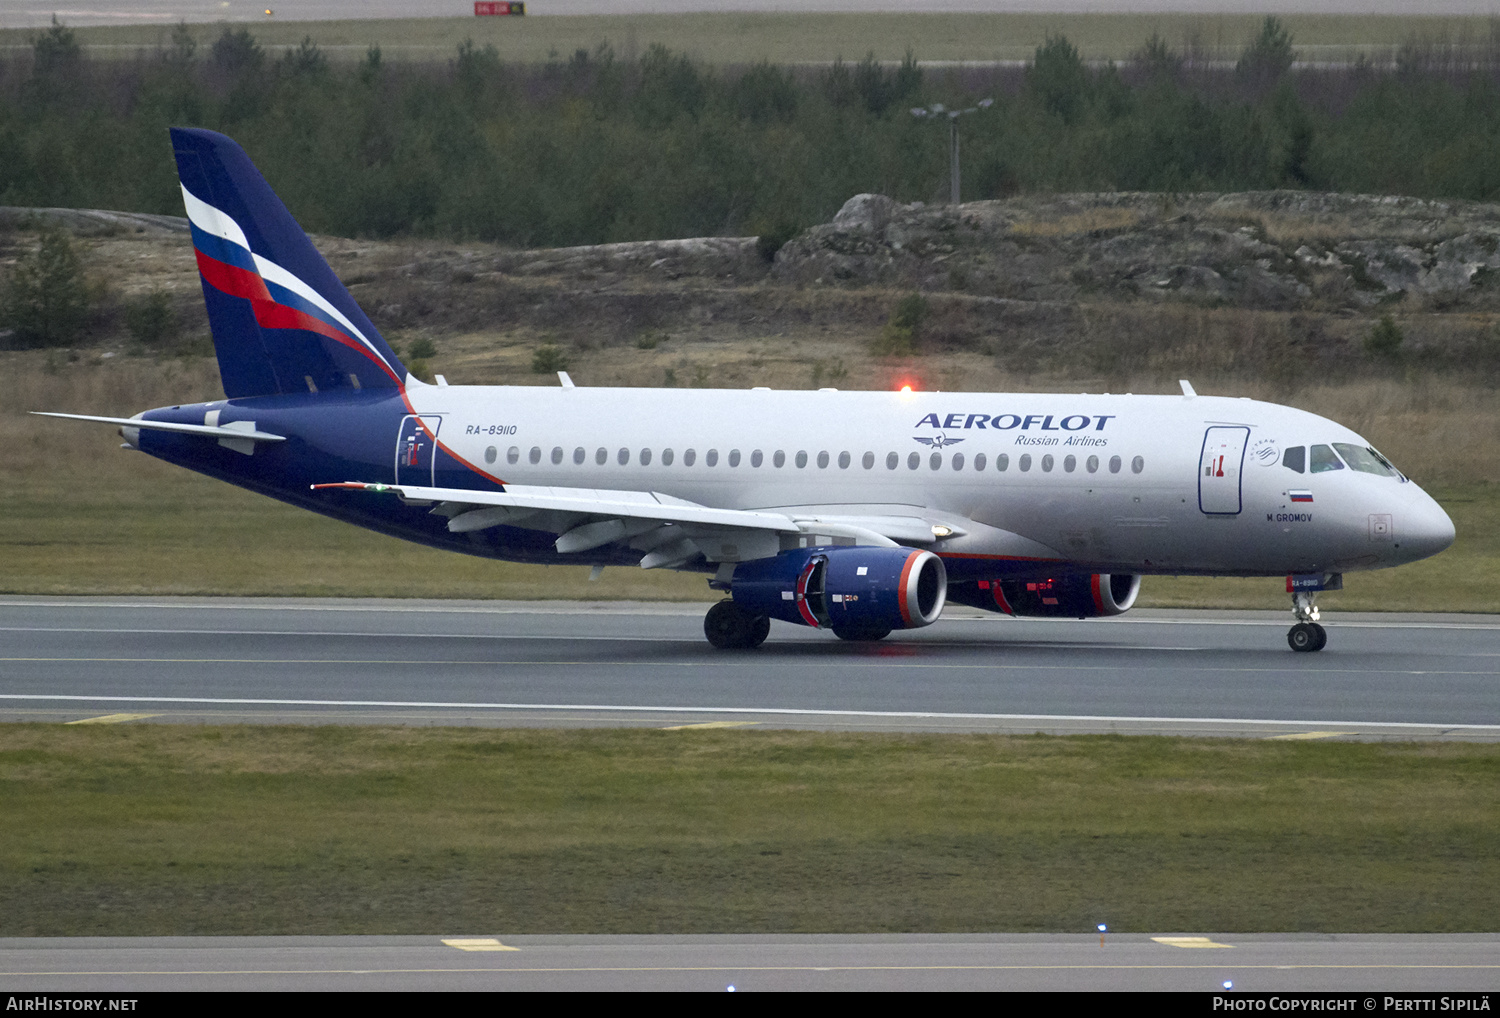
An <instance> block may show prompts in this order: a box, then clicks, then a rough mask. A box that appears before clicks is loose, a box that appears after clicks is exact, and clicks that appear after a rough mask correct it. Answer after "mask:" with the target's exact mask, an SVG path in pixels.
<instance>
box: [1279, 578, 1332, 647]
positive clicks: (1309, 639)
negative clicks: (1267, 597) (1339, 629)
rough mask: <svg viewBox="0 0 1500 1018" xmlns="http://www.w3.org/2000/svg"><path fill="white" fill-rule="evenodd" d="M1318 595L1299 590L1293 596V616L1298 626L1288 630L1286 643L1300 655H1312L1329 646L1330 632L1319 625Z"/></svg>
mask: <svg viewBox="0 0 1500 1018" xmlns="http://www.w3.org/2000/svg"><path fill="white" fill-rule="evenodd" d="M1317 600H1318V595H1317V594H1316V593H1314V592H1312V591H1305V590H1299V591H1297V592H1296V593H1294V594H1292V614H1293V615H1294V616H1296V619H1297V624H1296V625H1294V626H1293V627H1292V628H1291V629H1289V630H1287V634H1286V642H1287V645H1288V646H1290V647H1291V648H1292V649H1293V650H1295V651H1298V652H1299V653H1304V654H1310V653H1312V652H1313V651H1315V650H1322V649H1323V648H1324V647H1325V646H1326V645H1327V644H1328V630H1326V629H1324V628H1323V627H1322V626H1320V625H1318V605H1317Z"/></svg>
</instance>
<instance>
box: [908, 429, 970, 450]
mask: <svg viewBox="0 0 1500 1018" xmlns="http://www.w3.org/2000/svg"><path fill="white" fill-rule="evenodd" d="M912 441H914V442H921V443H922V444H923V445H930V446H932V447H933V448H934V449H942V448H946V447H947V446H950V445H957V444H958V443H960V442H962V441H963V439H961V438H949V437H948V436H947V435H944V434H942V433H941V432H939V433H938V435H937V436H936V437H935V438H924V437H923V436H921V435H918V436H916V437H915V438H913V439H912Z"/></svg>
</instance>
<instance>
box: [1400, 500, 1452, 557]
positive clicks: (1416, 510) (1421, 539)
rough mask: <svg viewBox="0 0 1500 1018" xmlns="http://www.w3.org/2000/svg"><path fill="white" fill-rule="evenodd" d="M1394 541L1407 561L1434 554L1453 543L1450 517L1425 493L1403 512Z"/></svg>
mask: <svg viewBox="0 0 1500 1018" xmlns="http://www.w3.org/2000/svg"><path fill="white" fill-rule="evenodd" d="M1406 517H1407V519H1406V522H1405V525H1404V526H1402V527H1401V528H1400V532H1398V535H1397V540H1398V541H1399V542H1400V544H1401V551H1402V552H1403V554H1402V556H1401V557H1402V558H1404V559H1406V560H1407V561H1408V562H1415V561H1416V560H1417V559H1424V558H1427V557H1429V556H1431V555H1436V554H1437V553H1438V552H1440V551H1443V550H1444V549H1446V548H1448V547H1449V546H1450V545H1452V544H1453V536H1454V530H1453V520H1452V519H1450V518H1449V516H1448V514H1447V513H1446V512H1444V511H1443V507H1442V506H1440V505H1438V504H1437V502H1435V501H1434V500H1433V499H1432V496H1430V495H1428V494H1427V493H1426V492H1421V498H1420V499H1419V500H1417V501H1416V503H1415V504H1414V505H1412V506H1411V508H1410V509H1408V510H1407V513H1406Z"/></svg>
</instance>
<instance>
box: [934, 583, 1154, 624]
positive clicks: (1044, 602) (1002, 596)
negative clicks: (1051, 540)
mask: <svg viewBox="0 0 1500 1018" xmlns="http://www.w3.org/2000/svg"><path fill="white" fill-rule="evenodd" d="M1140 592H1141V578H1140V577H1139V576H1135V575H1131V574H1129V573H1125V574H1120V573H1115V574H1110V573H1094V574H1093V575H1091V576H1059V577H1055V578H1053V579H1048V580H980V581H979V582H978V583H977V584H975V583H965V584H961V585H960V584H954V585H953V586H951V587H949V588H948V597H949V599H950V600H952V601H953V602H954V603H955V604H966V605H968V606H970V607H971V608H983V609H985V610H986V611H992V612H1005V613H1006V614H1007V615H1024V616H1028V617H1054V618H1069V619H1090V618H1098V617H1100V616H1103V615H1121V614H1123V613H1125V612H1127V611H1129V610H1130V608H1131V606H1132V605H1134V604H1135V599H1136V597H1137V595H1139V594H1140Z"/></svg>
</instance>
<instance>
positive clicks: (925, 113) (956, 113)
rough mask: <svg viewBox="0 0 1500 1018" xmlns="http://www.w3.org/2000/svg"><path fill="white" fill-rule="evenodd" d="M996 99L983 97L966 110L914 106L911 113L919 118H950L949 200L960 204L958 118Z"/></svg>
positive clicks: (984, 108) (991, 103) (938, 105)
mask: <svg viewBox="0 0 1500 1018" xmlns="http://www.w3.org/2000/svg"><path fill="white" fill-rule="evenodd" d="M994 103H995V100H993V99H981V100H979V102H977V103H975V104H974V105H973V106H970V107H969V108H968V109H966V110H950V109H948V108H947V107H946V106H944V105H943V104H942V103H933V104H932V105H931V106H916V107H913V108H912V111H911V115H912V116H914V117H916V118H917V119H918V120H923V119H925V118H927V117H931V118H933V119H934V120H936V119H939V118H942V117H947V118H948V182H949V201H950V203H952V204H954V205H957V204H958V190H959V187H958V185H959V172H958V118H959V117H961V116H963V115H964V114H966V113H978V112H979V111H980V110H987V109H989V108H990V107H991V106H993V105H994Z"/></svg>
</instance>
